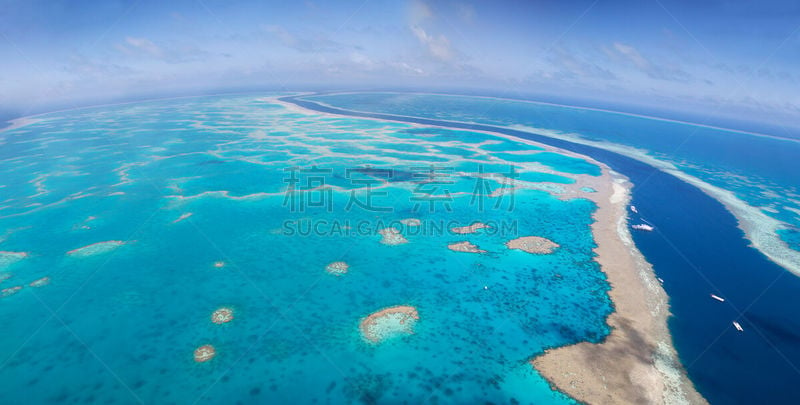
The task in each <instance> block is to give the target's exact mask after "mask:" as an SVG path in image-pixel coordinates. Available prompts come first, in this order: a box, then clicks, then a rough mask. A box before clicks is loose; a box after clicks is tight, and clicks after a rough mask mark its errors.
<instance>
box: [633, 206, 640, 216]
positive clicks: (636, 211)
mask: <svg viewBox="0 0 800 405" xmlns="http://www.w3.org/2000/svg"><path fill="white" fill-rule="evenodd" d="M631 211H633V212H635V213H637V214H638V213H639V211H638V210H637V209H636V206H635V205H631Z"/></svg>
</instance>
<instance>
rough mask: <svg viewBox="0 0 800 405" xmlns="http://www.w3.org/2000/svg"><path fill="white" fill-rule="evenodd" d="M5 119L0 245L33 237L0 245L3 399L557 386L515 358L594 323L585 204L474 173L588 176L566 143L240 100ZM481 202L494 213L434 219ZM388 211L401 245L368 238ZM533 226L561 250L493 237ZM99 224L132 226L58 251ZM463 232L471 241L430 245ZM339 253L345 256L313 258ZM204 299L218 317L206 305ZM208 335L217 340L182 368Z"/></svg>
mask: <svg viewBox="0 0 800 405" xmlns="http://www.w3.org/2000/svg"><path fill="white" fill-rule="evenodd" d="M0 134H1V135H0V136H2V141H3V143H2V146H0V172H2V173H4V175H3V178H2V184H1V187H0V196H2V197H0V201H2V203H1V204H2V205H0V250H2V251H11V252H27V253H28V257H27V258H24V259H22V260H19V261H17V262H15V263H5V262H3V261H1V260H0V264H2V265H3V266H4V267H3V268H2V269H0V273H1V274H4V275H8V276H10V277H9V278H8V279H6V280H4V281H2V282H0V287H2V288H7V287H12V286H17V285H19V286H25V287H24V288H23V289H22V290H21V291H19V292H18V293H16V294H14V295H11V296H8V297H3V298H0V319H2V320H3V322H4V326H3V333H2V334H0V348H1V349H0V388H2V392H3V402H9V403H24V402H45V401H49V402H77V403H135V402H139V401H141V402H146V403H150V402H159V403H194V402H195V401H200V402H204V403H236V402H242V403H257V402H264V401H267V400H269V401H272V402H297V401H298V400H300V402H309V403H310V402H320V403H322V402H325V403H360V402H363V403H373V402H381V403H387V402H388V403H396V402H402V401H408V402H410V403H419V402H423V401H424V402H436V401H439V402H450V403H469V402H477V401H481V402H482V401H491V402H495V403H508V402H512V401H513V400H516V401H519V402H521V403H571V402H572V401H571V400H570V399H569V398H567V397H565V396H564V395H562V394H560V393H558V392H554V391H552V390H551V389H550V387H549V386H548V384H547V383H546V382H545V381H544V380H543V379H542V377H541V376H540V375H538V373H536V372H535V371H534V370H533V369H532V367H530V365H529V364H528V363H527V361H528V360H529V359H530V358H531V357H533V356H535V355H537V354H540V353H541V352H542V351H543V350H544V349H546V348H549V347H555V346H562V345H566V344H571V343H575V342H578V341H585V340H588V341H592V342H596V341H599V340H601V339H602V338H603V337H604V336H605V335H606V334H607V333H608V328H607V325H606V324H605V322H604V320H605V317H606V316H607V315H608V314H609V313H610V311H611V309H612V308H611V304H610V302H609V300H608V297H607V290H608V288H609V286H608V284H607V282H606V280H605V277H604V275H603V274H602V273H601V272H600V271H599V268H598V266H597V264H596V263H595V262H594V261H593V254H592V251H591V249H592V248H593V247H594V241H593V238H592V235H591V233H590V228H589V225H590V223H591V221H592V219H591V215H592V213H593V212H594V210H595V208H596V207H595V205H594V203H592V202H591V201H589V200H586V199H572V200H567V201H564V200H561V199H559V198H558V196H555V195H551V194H549V193H547V192H544V191H539V190H535V189H523V190H518V191H516V192H515V193H514V194H513V197H514V198H513V207H510V206H509V204H510V203H511V201H509V198H510V197H509V196H508V195H505V196H502V197H494V198H493V197H490V196H489V195H490V194H491V192H490V190H489V189H484V188H482V187H481V188H478V187H477V186H476V184H479V181H478V178H477V177H476V176H475V175H474V173H475V172H478V171H479V168H480V170H483V171H484V173H494V172H496V173H506V172H508V171H509V167H510V166H513V167H514V169H515V171H517V172H519V173H520V175H521V177H522V180H526V181H532V182H535V181H546V182H553V183H570V180H572V179H571V178H570V175H571V174H574V173H588V174H594V173H597V170H598V168H597V167H596V166H594V165H592V164H589V163H587V162H585V161H582V160H580V159H574V158H567V157H564V156H562V155H557V154H553V153H551V152H545V151H543V150H542V149H541V148H537V147H532V146H527V145H524V144H519V143H515V142H512V141H509V140H506V139H501V138H494V137H492V136H490V135H486V134H483V133H478V132H469V131H455V130H453V131H450V130H445V129H438V128H425V127H420V126H414V125H411V124H401V123H392V122H383V121H377V120H367V119H354V118H338V117H333V116H328V115H323V114H315V113H300V112H297V111H294V110H291V109H288V108H286V107H284V106H282V105H281V104H278V103H275V102H273V101H270V100H269V99H264V98H261V97H240V96H237V97H207V98H196V99H183V100H168V101H155V102H147V103H140V104H131V105H123V106H111V107H101V108H93V109H83V110H75V111H70V112H62V113H53V114H48V115H44V116H40V117H37V118H36V122H34V123H31V124H29V125H27V126H24V127H20V128H17V129H13V130H8V131H4V132H2V133H0ZM406 151H408V152H412V154H410V155H407V154H406ZM510 151H517V152H519V151H528V152H530V153H531V154H527V155H515V154H510V153H503V152H510ZM490 152H492V153H494V152H496V153H497V155H498V156H501V157H498V156H493V154H492V153H490ZM531 156H534V157H536V156H539V159H538V160H539V161H540V162H541V164H540V163H536V162H535V161H529V160H528V158H530V157H531ZM515 158H516V160H515ZM523 162H527V163H523ZM367 165H371V167H368V166H367ZM431 165H433V166H431ZM431 167H433V168H434V170H438V171H439V173H440V175H441V176H444V177H442V178H439V179H438V180H441V182H440V183H437V184H434V185H436V186H438V188H436V190H434V191H432V192H433V193H434V194H435V195H436V196H438V197H440V199H438V200H436V201H434V203H433V205H434V209H433V210H431V209H429V208H430V206H429V204H430V203H431V201H430V199H420V198H419V197H420V190H422V189H427V190H429V191H430V190H431V189H430V186H431V185H432V184H431V183H430V182H427V181H426V179H427V180H430V177H425V176H426V175H429V174H430V173H429V172H428V170H431ZM292 168H296V170H295V169H292ZM348 169H350V170H348ZM352 169H359V170H352ZM384 169H386V170H388V169H391V170H392V171H391V172H390V173H391V176H384V174H386V173H385V172H383V171H381V170H384ZM293 173H294V174H295V175H297V176H298V183H297V184H296V189H295V190H296V191H295V192H294V193H288V194H287V185H288V184H290V183H287V181H289V180H290V179H291V177H290V176H291V175H292V174H293ZM442 173H447V175H443V174H442ZM490 183H491V182H490ZM322 184H324V185H326V186H327V187H326V188H323V189H321V190H320V189H314V187H315V186H319V185H322ZM366 184H369V187H371V189H370V190H367V189H366V187H367V186H366ZM490 186H491V187H492V189H494V190H496V189H497V188H498V187H499V185H498V184H495V183H491V185H490ZM359 187H360V189H358V188H359ZM315 190H316V191H315ZM478 197H480V198H482V199H485V201H484V202H485V204H484V205H483V206H481V205H480V204H479V203H478V202H477V201H476V199H479V198H478ZM353 198H356V199H358V200H360V201H361V202H362V203H363V202H364V201H366V200H369V199H370V198H371V200H370V201H371V203H370V204H366V205H368V206H367V207H366V208H364V207H361V206H360V205H358V204H353V205H352V206H351V207H350V208H349V209H348V208H347V206H348V204H351V202H352V201H353ZM292 204H294V205H292ZM415 206H416V209H415ZM532 213H535V215H531V214H532ZM188 214H191V216H188V217H187V215H188ZM181 218H183V219H181ZM406 218H418V219H420V220H421V221H422V223H423V225H422V226H420V227H407V226H402V225H401V224H399V223H398V222H396V221H399V220H402V219H406ZM478 220H479V221H482V222H486V223H491V224H495V225H496V226H495V228H493V229H490V230H482V231H478V232H477V233H476V234H473V235H454V234H451V233H449V232H444V231H442V229H447V228H449V227H451V226H463V225H469V224H470V223H472V222H473V221H478ZM176 221H177V222H176ZM442 224H444V225H442ZM309 226H311V227H312V228H311V229H312V230H313V231H309ZM347 226H350V228H347ZM388 226H395V227H397V228H398V229H399V230H401V232H402V233H403V234H404V236H405V237H406V238H407V240H408V243H406V244H401V245H397V246H389V245H384V244H381V243H380V242H379V241H380V239H381V237H380V235H378V234H377V231H378V230H380V229H383V228H385V227H388ZM436 226H440V228H439V229H438V230H437V229H436ZM527 235H536V236H543V237H546V238H549V239H552V240H553V241H555V242H557V243H558V244H559V245H560V246H561V247H560V248H559V249H557V250H556V251H555V252H554V253H553V254H551V255H531V254H528V253H525V252H521V251H509V250H507V249H506V248H505V246H504V242H506V241H507V240H509V239H513V238H515V237H518V236H527ZM111 240H120V241H125V244H124V245H122V246H119V247H117V248H116V249H113V250H111V251H109V252H106V253H101V254H97V255H90V256H87V257H78V256H77V255H74V256H73V255H67V254H66V252H68V251H71V250H74V249H77V248H80V247H83V246H87V245H90V244H93V243H97V242H103V241H111ZM463 240H469V241H471V242H472V243H474V244H476V245H478V246H479V247H480V248H481V249H484V250H486V251H488V253H486V254H472V253H459V252H453V251H450V250H448V249H447V245H448V244H450V243H455V242H459V241H463ZM333 261H346V262H347V263H348V264H349V266H350V268H349V271H348V273H347V274H345V275H342V276H340V277H337V276H333V275H330V274H327V273H326V272H325V266H326V265H327V264H328V263H330V262H333ZM215 262H223V263H224V266H223V267H215V266H214V264H215ZM45 276H46V277H49V278H50V280H51V281H50V284H48V285H45V286H42V287H37V288H34V287H28V286H27V284H28V283H30V282H32V281H34V280H36V279H39V278H42V277H45ZM394 305H412V306H415V307H416V308H417V309H418V311H419V315H420V319H419V321H418V322H417V323H416V325H415V327H414V332H415V333H414V334H412V335H403V336H397V337H394V338H391V339H389V340H386V341H383V342H381V343H379V344H371V343H368V342H367V341H365V340H364V339H363V338H362V336H361V334H360V331H359V328H358V325H359V322H360V320H361V319H362V318H364V317H365V316H367V315H368V314H370V313H371V312H374V311H377V310H379V309H381V308H385V307H388V306H394ZM220 307H229V308H232V309H233V310H234V314H235V319H234V320H233V321H232V322H230V323H226V324H222V325H217V324H214V323H212V322H211V321H210V316H211V313H212V312H213V311H214V310H216V309H217V308H220ZM205 344H211V345H213V346H214V347H215V349H216V357H215V358H213V359H212V360H211V361H209V362H205V363H197V362H195V361H194V359H193V351H194V350H195V348H197V347H199V346H201V345H205Z"/></svg>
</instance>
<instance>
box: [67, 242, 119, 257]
mask: <svg viewBox="0 0 800 405" xmlns="http://www.w3.org/2000/svg"><path fill="white" fill-rule="evenodd" d="M124 244H125V242H123V241H121V240H109V241H105V242H97V243H92V244H91V245H87V246H84V247H80V248H77V249H73V250H70V251H69V252H67V255H69V256H73V257H86V256H93V255H97V254H101V253H107V252H110V251H112V250H114V249H116V248H118V247H120V246H122V245H124Z"/></svg>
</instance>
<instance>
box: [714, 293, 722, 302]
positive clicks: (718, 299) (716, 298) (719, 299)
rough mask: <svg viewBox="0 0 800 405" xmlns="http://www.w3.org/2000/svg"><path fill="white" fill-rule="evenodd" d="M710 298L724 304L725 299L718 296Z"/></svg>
mask: <svg viewBox="0 0 800 405" xmlns="http://www.w3.org/2000/svg"><path fill="white" fill-rule="evenodd" d="M711 298H713V299H715V300H717V301H719V302H725V298H722V297H720V296H719V295H714V294H711Z"/></svg>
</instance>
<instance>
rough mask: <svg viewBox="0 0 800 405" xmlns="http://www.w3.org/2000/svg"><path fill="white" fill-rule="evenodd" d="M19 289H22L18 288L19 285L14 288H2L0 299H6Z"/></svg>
mask: <svg viewBox="0 0 800 405" xmlns="http://www.w3.org/2000/svg"><path fill="white" fill-rule="evenodd" d="M21 289H22V286H19V285H17V286H14V287H8V288H4V289H2V290H0V297H8V296H9V295H14V294H16V293H17V291H19V290H21Z"/></svg>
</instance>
